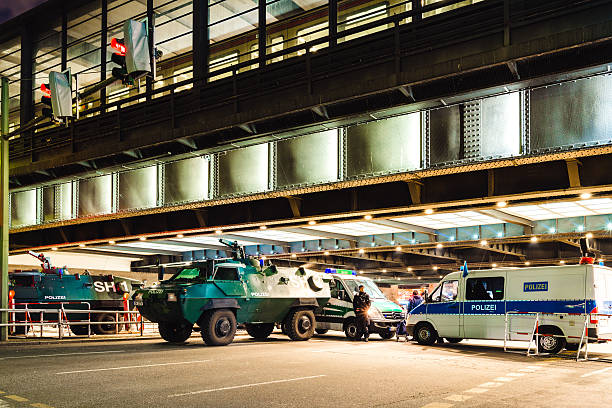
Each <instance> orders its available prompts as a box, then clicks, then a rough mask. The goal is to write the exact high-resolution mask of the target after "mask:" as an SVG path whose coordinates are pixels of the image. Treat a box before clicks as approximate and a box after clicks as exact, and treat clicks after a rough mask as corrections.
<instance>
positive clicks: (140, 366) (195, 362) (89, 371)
mask: <svg viewBox="0 0 612 408" xmlns="http://www.w3.org/2000/svg"><path fill="white" fill-rule="evenodd" d="M209 361H210V360H196V361H180V362H176V363H160V364H143V365H137V366H125V367H110V368H95V369H92V370H75V371H62V372H61V373H55V374H58V375H61V374H79V373H93V372H96V371H112V370H127V369H130V368H146V367H161V366H171V365H180V364H197V363H207V362H209Z"/></svg>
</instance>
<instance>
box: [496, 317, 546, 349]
mask: <svg viewBox="0 0 612 408" xmlns="http://www.w3.org/2000/svg"><path fill="white" fill-rule="evenodd" d="M512 316H517V317H520V316H522V317H527V318H530V317H532V316H533V328H532V330H531V335H530V336H529V346H528V347H527V354H526V355H527V356H537V355H538V353H539V350H538V340H539V336H540V333H539V332H538V327H539V323H540V312H506V315H505V317H504V351H506V352H507V351H508V342H509V341H511V336H510V335H511V333H512V330H511V328H510V326H511V319H512ZM514 333H515V334H519V335H529V334H530V333H526V332H524V331H515V332H514ZM534 340H535V351H534V352H533V353H531V345H532V343H533V342H534Z"/></svg>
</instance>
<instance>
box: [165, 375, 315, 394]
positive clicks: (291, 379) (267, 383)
mask: <svg viewBox="0 0 612 408" xmlns="http://www.w3.org/2000/svg"><path fill="white" fill-rule="evenodd" d="M321 377H327V376H326V375H325V374H321V375H311V376H308V377H298V378H288V379H286V380H274V381H266V382H260V383H252V384H243V385H233V386H230V387H221V388H211V389H208V390H200V391H191V392H185V393H182V394H172V395H168V398H171V397H183V396H185V395H196V394H206V393H209V392H217V391H226V390H235V389H238V388H248V387H257V386H260V385H269V384H279V383H285V382H292V381H302V380H310V379H313V378H321Z"/></svg>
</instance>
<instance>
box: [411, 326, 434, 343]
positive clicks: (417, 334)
mask: <svg viewBox="0 0 612 408" xmlns="http://www.w3.org/2000/svg"><path fill="white" fill-rule="evenodd" d="M414 338H415V339H416V341H417V343H419V344H422V345H424V346H431V345H433V344H434V343H435V342H436V340H438V333H436V330H435V329H434V328H433V326H432V325H431V324H429V323H419V324H417V325H416V327H415V328H414Z"/></svg>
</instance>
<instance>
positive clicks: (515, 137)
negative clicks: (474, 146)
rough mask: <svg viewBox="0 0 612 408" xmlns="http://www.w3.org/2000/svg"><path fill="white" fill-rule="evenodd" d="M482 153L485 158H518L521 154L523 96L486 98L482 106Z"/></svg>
mask: <svg viewBox="0 0 612 408" xmlns="http://www.w3.org/2000/svg"><path fill="white" fill-rule="evenodd" d="M480 110H481V117H480V126H481V128H480V129H481V130H480V137H481V139H480V151H481V156H483V157H492V156H517V155H519V154H520V152H521V94H520V93H519V92H513V93H509V94H505V95H500V96H495V97H492V98H485V99H483V100H482V104H481V106H480Z"/></svg>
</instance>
